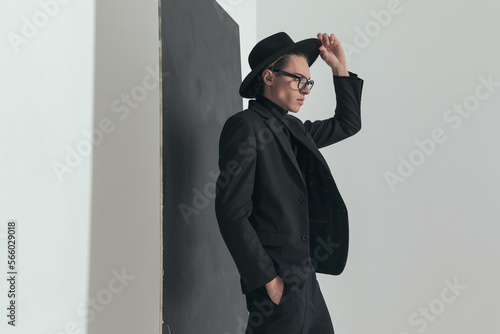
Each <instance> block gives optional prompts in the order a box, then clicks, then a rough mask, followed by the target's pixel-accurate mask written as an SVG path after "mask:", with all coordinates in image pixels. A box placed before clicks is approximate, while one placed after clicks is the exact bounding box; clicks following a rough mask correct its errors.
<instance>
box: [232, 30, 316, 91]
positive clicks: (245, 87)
mask: <svg viewBox="0 0 500 334" xmlns="http://www.w3.org/2000/svg"><path fill="white" fill-rule="evenodd" d="M321 45H322V43H321V41H320V40H319V39H317V38H309V39H305V40H302V41H299V42H297V43H294V44H291V45H290V46H288V47H286V48H283V49H281V50H280V51H278V52H275V53H274V54H272V55H270V56H269V57H267V58H266V59H265V60H263V61H262V62H261V63H260V64H259V65H257V66H256V67H255V68H254V69H253V70H252V71H251V72H250V73H249V74H248V75H247V76H246V77H245V79H244V80H243V81H242V83H241V85H240V95H241V96H242V97H244V98H254V97H255V94H254V91H253V87H254V84H255V80H256V79H257V76H258V75H259V74H260V72H261V71H262V70H263V69H264V68H265V67H266V66H267V65H269V64H271V63H272V62H273V61H275V60H276V59H278V58H279V57H281V56H283V55H285V54H287V53H290V52H302V53H303V54H305V55H306V56H307V60H308V61H307V62H308V64H309V66H311V65H312V64H313V63H314V62H315V61H316V59H317V58H318V56H319V53H320V51H319V47H320V46H321Z"/></svg>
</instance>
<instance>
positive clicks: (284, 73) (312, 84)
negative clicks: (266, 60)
mask: <svg viewBox="0 0 500 334" xmlns="http://www.w3.org/2000/svg"><path fill="white" fill-rule="evenodd" d="M272 71H273V72H278V73H279V74H281V75H284V76H287V77H290V78H295V79H298V80H299V82H297V88H298V89H299V90H302V89H304V88H306V87H307V86H309V90H311V89H312V88H313V87H314V80H309V79H307V78H306V77H300V76H298V75H295V74H292V73H288V72H285V71H282V70H275V69H274V68H273V69H272ZM302 79H306V81H305V83H304V84H303V85H302V87H300V81H301V80H302Z"/></svg>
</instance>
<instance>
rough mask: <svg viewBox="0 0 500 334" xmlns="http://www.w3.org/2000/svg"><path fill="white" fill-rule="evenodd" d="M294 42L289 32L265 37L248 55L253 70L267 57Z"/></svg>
mask: <svg viewBox="0 0 500 334" xmlns="http://www.w3.org/2000/svg"><path fill="white" fill-rule="evenodd" d="M293 44H294V42H293V40H292V39H291V38H290V36H288V34H286V33H284V32H279V33H276V34H274V35H271V36H269V37H267V38H265V39H263V40H262V41H260V42H259V43H257V44H256V45H255V46H254V47H253V49H252V51H250V54H249V55H248V64H249V65H250V68H251V69H252V70H253V69H254V68H255V67H256V66H257V65H259V64H260V63H261V62H263V61H264V60H265V59H266V58H267V57H269V56H271V55H272V54H274V53H276V52H279V51H280V50H282V49H284V48H286V47H287V46H290V45H293ZM272 61H274V60H272ZM272 61H271V62H272Z"/></svg>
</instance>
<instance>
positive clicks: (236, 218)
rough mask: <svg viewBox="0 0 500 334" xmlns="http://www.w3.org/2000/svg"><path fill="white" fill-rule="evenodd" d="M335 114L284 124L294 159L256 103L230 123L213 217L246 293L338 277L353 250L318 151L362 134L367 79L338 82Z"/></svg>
mask: <svg viewBox="0 0 500 334" xmlns="http://www.w3.org/2000/svg"><path fill="white" fill-rule="evenodd" d="M333 81H334V87H335V93H336V98H337V106H336V109H335V115H334V116H333V117H331V118H329V119H325V120H318V121H314V122H311V121H305V122H302V121H301V120H300V119H298V118H297V117H294V116H292V115H289V114H287V115H285V117H284V118H283V122H284V123H285V124H286V125H287V127H288V129H289V131H290V133H291V135H292V136H293V137H294V138H295V139H296V143H297V144H298V145H297V146H298V153H297V154H298V156H297V158H296V157H295V155H294V153H293V151H292V148H291V146H290V143H289V141H288V139H287V138H286V135H285V133H284V132H283V130H282V128H281V124H280V122H279V121H278V120H277V119H276V118H275V117H273V116H272V114H271V113H270V112H269V110H267V109H266V108H264V107H263V106H262V105H260V104H258V103H257V102H256V101H254V100H251V101H249V107H248V109H246V110H243V111H240V112H238V113H236V114H235V115H233V116H231V117H229V118H228V119H227V121H226V122H225V124H224V127H223V129H222V133H221V136H220V142H219V169H220V174H219V176H218V179H217V185H216V198H215V211H216V215H217V220H218V223H219V228H220V232H221V234H222V237H223V239H224V241H225V243H226V245H227V247H228V249H229V251H230V253H231V256H232V257H233V259H234V261H235V264H236V267H237V268H238V271H239V273H240V276H241V279H240V282H241V289H242V292H243V293H247V292H249V291H251V290H253V289H256V288H258V287H261V286H263V285H265V284H266V283H268V282H269V281H271V280H272V279H273V278H275V277H276V276H277V275H280V277H281V278H283V280H284V282H285V284H287V283H288V284H292V285H294V286H296V287H300V286H302V284H303V283H304V280H305V277H306V276H305V274H306V272H307V270H309V268H310V267H309V266H308V265H307V263H308V260H309V259H310V261H311V262H312V264H313V266H314V268H315V270H316V272H319V273H326V274H333V275H338V274H340V273H341V272H342V271H343V269H344V267H345V264H346V260H347V250H348V239H349V232H348V217H347V208H346V206H345V204H344V201H343V200H342V197H341V195H340V193H339V191H338V189H337V186H336V184H335V181H334V179H333V177H332V174H331V172H330V169H329V167H328V164H327V162H326V161H325V159H324V158H323V156H322V155H321V153H320V151H319V150H318V148H322V147H325V146H328V145H331V144H333V143H336V142H338V141H340V140H342V139H345V138H347V137H349V136H352V135H353V134H355V133H356V132H358V131H359V130H360V128H361V118H360V104H361V91H362V87H363V80H362V79H360V78H359V77H358V76H357V74H355V73H352V72H349V77H340V76H334V77H333Z"/></svg>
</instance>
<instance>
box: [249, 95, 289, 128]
mask: <svg viewBox="0 0 500 334" xmlns="http://www.w3.org/2000/svg"><path fill="white" fill-rule="evenodd" d="M255 101H256V102H257V103H258V104H260V105H261V106H263V107H265V108H266V109H267V110H269V111H270V112H271V114H273V116H274V117H275V118H276V119H277V120H278V121H280V122H282V121H283V117H285V115H286V114H287V113H288V110H286V109H283V108H281V107H280V106H279V105H277V104H276V103H274V102H273V101H271V100H269V99H268V98H267V97H265V96H263V95H258V96H257V98H256V99H255Z"/></svg>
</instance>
